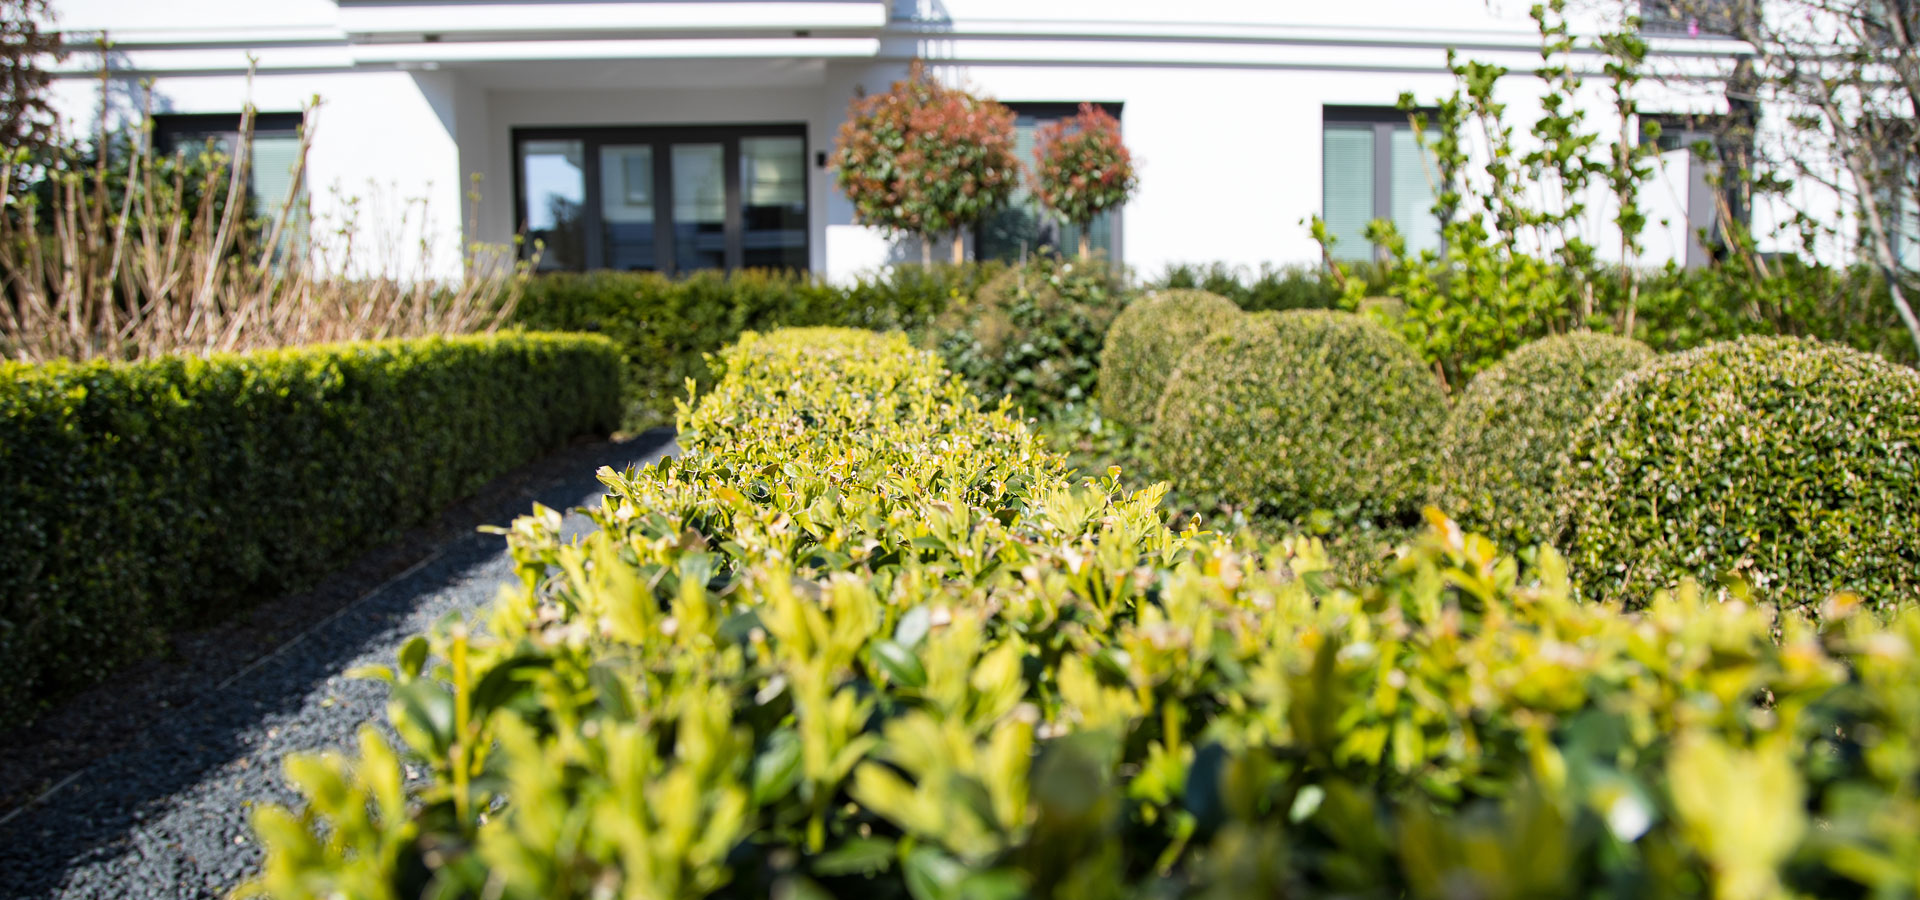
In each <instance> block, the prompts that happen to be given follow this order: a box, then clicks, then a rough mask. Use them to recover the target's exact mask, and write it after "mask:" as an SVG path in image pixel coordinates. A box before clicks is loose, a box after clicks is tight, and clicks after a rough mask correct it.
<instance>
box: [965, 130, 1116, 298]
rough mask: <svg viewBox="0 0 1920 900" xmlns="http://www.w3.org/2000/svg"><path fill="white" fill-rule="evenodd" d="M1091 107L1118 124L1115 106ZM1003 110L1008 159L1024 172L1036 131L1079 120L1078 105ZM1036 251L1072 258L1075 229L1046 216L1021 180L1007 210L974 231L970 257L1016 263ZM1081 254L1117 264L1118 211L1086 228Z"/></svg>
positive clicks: (1030, 161)
mask: <svg viewBox="0 0 1920 900" xmlns="http://www.w3.org/2000/svg"><path fill="white" fill-rule="evenodd" d="M1096 105H1098V106H1099V107H1100V108H1101V109H1104V110H1106V113H1107V114H1108V115H1110V116H1113V117H1114V119H1116V120H1118V119H1119V118H1120V104H1118V103H1101V104H1096ZM1006 106H1007V108H1008V109H1010V110H1012V111H1013V116H1014V129H1015V130H1014V153H1015V154H1016V155H1017V156H1018V158H1019V160H1020V164H1021V165H1023V166H1027V167H1028V168H1031V167H1032V166H1033V148H1034V145H1035V143H1036V138H1037V137H1038V135H1039V133H1040V127H1041V126H1042V125H1046V124H1049V123H1052V122H1058V121H1060V120H1061V119H1071V118H1073V117H1074V116H1077V115H1079V114H1080V104H1078V103H1008V104H1006ZM1042 247H1051V248H1054V249H1056V250H1058V251H1060V252H1062V253H1064V254H1067V255H1072V254H1074V253H1077V252H1079V247H1080V229H1079V227H1077V226H1074V225H1069V224H1067V223H1065V222H1062V221H1060V220H1059V219H1058V218H1057V217H1055V216H1053V215H1051V214H1049V213H1048V212H1047V210H1046V207H1045V206H1043V205H1042V204H1041V203H1040V198H1038V197H1035V196H1034V195H1033V192H1032V191H1031V190H1030V189H1029V188H1028V184H1027V182H1026V180H1025V178H1024V176H1023V177H1022V180H1021V182H1020V185H1019V187H1016V188H1014V191H1013V197H1012V198H1011V199H1010V200H1009V201H1008V203H1007V205H1006V206H1005V207H1004V208H1002V209H999V210H997V211H995V212H994V213H992V214H991V215H989V216H987V217H986V218H985V219H984V220H982V221H981V222H980V224H979V226H978V227H977V228H975V229H974V255H975V256H976V257H977V258H979V259H997V260H1002V261H1008V260H1017V259H1019V258H1020V257H1021V256H1022V255H1023V254H1027V253H1032V252H1034V251H1035V250H1038V249H1040V248H1042ZM1087 248H1088V249H1089V250H1092V251H1095V252H1099V253H1104V254H1106V257H1107V259H1108V260H1109V261H1115V262H1117V261H1119V259H1120V211H1119V210H1110V211H1108V212H1104V213H1101V214H1100V215H1099V216H1096V217H1095V218H1094V220H1093V221H1092V222H1091V223H1089V224H1088V227H1087Z"/></svg>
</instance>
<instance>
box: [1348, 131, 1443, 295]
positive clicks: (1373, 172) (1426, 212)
mask: <svg viewBox="0 0 1920 900" xmlns="http://www.w3.org/2000/svg"><path fill="white" fill-rule="evenodd" d="M1323 115H1324V118H1323V120H1322V128H1321V139H1320V156H1321V165H1320V189H1321V209H1320V218H1321V219H1322V220H1323V221H1325V222H1326V223H1327V233H1328V234H1329V235H1331V236H1332V237H1333V241H1334V243H1333V251H1332V255H1333V258H1334V259H1336V260H1340V261H1342V262H1354V261H1360V260H1367V259H1372V258H1373V256H1374V254H1375V253H1377V252H1378V249H1377V248H1376V247H1374V246H1373V244H1372V243H1371V242H1369V241H1368V240H1367V226H1368V224H1370V223H1372V222H1373V221H1374V220H1375V219H1386V220H1388V221H1390V222H1392V223H1393V225H1394V228H1395V229H1397V230H1398V231H1399V232H1400V236H1401V237H1403V238H1405V239H1406V242H1407V250H1408V251H1409V252H1412V253H1419V252H1421V251H1423V250H1432V251H1435V252H1438V251H1439V249H1440V219H1439V217H1438V216H1436V215H1434V212H1433V202H1434V173H1433V172H1432V165H1431V164H1430V163H1429V162H1428V160H1427V156H1426V153H1425V152H1423V151H1422V150H1421V149H1420V142H1419V141H1418V140H1416V139H1415V135H1414V133H1413V127H1412V126H1411V125H1410V124H1408V122H1407V116H1406V114H1405V113H1403V112H1401V111H1399V110H1397V109H1393V108H1390V107H1332V106H1330V107H1327V108H1326V109H1325V111H1324V113H1323Z"/></svg>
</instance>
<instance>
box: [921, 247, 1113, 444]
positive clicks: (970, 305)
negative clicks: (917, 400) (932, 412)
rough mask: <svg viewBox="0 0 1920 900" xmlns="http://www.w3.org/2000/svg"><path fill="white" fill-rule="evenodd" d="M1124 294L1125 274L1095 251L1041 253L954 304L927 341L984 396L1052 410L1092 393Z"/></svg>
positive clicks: (1033, 410)
mask: <svg viewBox="0 0 1920 900" xmlns="http://www.w3.org/2000/svg"><path fill="white" fill-rule="evenodd" d="M1127 297H1128V289H1127V283H1126V276H1125V274H1124V273H1123V272H1120V271H1118V270H1116V269H1114V268H1113V267H1112V266H1111V265H1109V264H1108V263H1107V262H1106V260H1104V259H1102V258H1100V257H1098V256H1096V257H1093V258H1092V259H1089V260H1082V261H1072V260H1065V259H1061V258H1060V257H1058V256H1056V255H1053V254H1051V253H1037V254H1034V255H1033V256H1031V257H1029V258H1028V260H1027V262H1026V264H1025V265H1019V266H1014V267H1013V268H1010V269H1008V270H1007V271H1005V272H1003V273H1000V274H999V275H998V276H997V277H994V278H992V279H991V280H989V281H988V282H987V283H986V284H985V285H984V286H983V287H981V288H980V289H979V290H978V291H977V292H976V293H975V294H974V295H973V296H972V298H971V299H970V300H969V301H968V302H966V303H963V304H956V305H954V306H952V307H949V308H948V309H947V311H946V312H945V313H943V314H942V315H941V316H940V317H939V318H938V319H937V320H936V321H935V322H934V324H933V327H932V328H931V329H930V330H929V331H928V333H927V336H926V344H927V346H929V347H931V348H933V349H935V350H938V351H939V352H940V355H941V356H942V357H943V358H945V360H946V363H947V367H948V368H949V369H952V370H953V371H954V372H955V373H957V374H959V375H960V377H961V378H964V379H965V380H966V381H967V383H968V384H971V385H972V386H973V388H974V390H976V391H978V392H979V393H980V394H981V395H982V396H984V397H988V398H995V399H997V398H999V397H1003V396H1005V397H1012V398H1013V401H1014V403H1015V404H1017V405H1019V406H1020V407H1021V408H1022V409H1024V410H1025V411H1026V413H1027V414H1028V415H1032V416H1041V417H1046V416H1051V415H1053V414H1054V413H1055V412H1056V411H1057V410H1058V409H1059V408H1060V407H1062V406H1064V405H1068V404H1078V403H1081V402H1083V401H1086V400H1088V399H1090V398H1091V397H1092V396H1093V389H1094V385H1095V384H1096V383H1097V382H1098V381H1099V379H1100V347H1101V344H1102V343H1104V341H1105V339H1106V335H1107V327H1108V326H1109V325H1111V324H1113V320H1114V317H1115V316H1117V315H1119V314H1120V310H1121V309H1122V308H1123V307H1124V306H1125V305H1126V302H1127Z"/></svg>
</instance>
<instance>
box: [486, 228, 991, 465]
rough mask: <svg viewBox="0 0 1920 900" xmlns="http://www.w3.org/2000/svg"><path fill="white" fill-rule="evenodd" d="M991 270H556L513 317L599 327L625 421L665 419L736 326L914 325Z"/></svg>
mask: <svg viewBox="0 0 1920 900" xmlns="http://www.w3.org/2000/svg"><path fill="white" fill-rule="evenodd" d="M997 271H999V270H998V268H997V267H996V266H993V265H967V266H932V267H922V266H894V267H893V268H892V269H890V270H889V271H887V272H886V273H884V274H882V275H877V276H871V277H867V278H862V279H860V280H858V281H855V282H854V283H852V284H850V285H833V284H828V283H826V282H825V281H822V280H819V279H816V278H814V277H812V276H809V275H807V274H806V273H796V272H787V271H768V270H759V269H748V270H742V271H735V272H731V273H723V272H712V271H703V272H696V273H693V274H691V275H688V276H686V277H685V278H680V279H672V278H667V277H665V276H663V275H659V274H657V273H652V272H611V271H601V272H588V273H585V274H571V273H554V274H547V275H541V276H539V277H537V278H534V279H533V280H532V281H530V282H529V283H528V286H527V289H526V293H525V295H524V296H523V297H522V298H521V300H520V303H519V306H518V307H516V308H515V311H514V321H515V322H516V323H518V324H520V325H522V326H524V327H527V328H538V329H545V330H551V331H590V332H598V333H600V334H604V335H606V336H608V337H610V338H612V339H613V340H614V342H615V343H617V344H619V345H620V353H621V355H622V357H624V359H625V362H626V369H627V394H628V395H627V411H626V414H625V416H626V419H625V427H627V428H630V429H634V430H638V429H641V428H647V427H651V426H654V425H661V424H668V423H671V422H672V420H673V407H674V401H675V400H677V399H680V398H682V397H685V396H686V383H687V380H688V379H692V380H693V381H694V382H695V383H696V384H697V385H698V386H699V387H701V388H702V389H704V388H706V387H708V386H711V385H712V384H713V374H712V373H711V372H710V371H709V370H708V364H707V356H708V354H712V353H717V352H719V351H720V349H721V348H723V347H725V346H727V345H728V344H729V343H731V342H733V340H734V339H735V338H738V337H739V336H740V335H741V334H742V333H743V332H747V331H765V330H768V329H772V328H778V327H782V326H808V325H816V326H817V325H833V326H845V327H855V328H872V329H875V330H880V331H886V330H890V329H903V330H917V329H919V328H922V327H924V326H926V325H927V323H929V322H931V321H932V320H933V318H934V317H935V316H937V315H939V314H940V313H941V311H943V310H945V309H946V308H947V307H948V305H950V304H951V303H953V302H954V301H955V300H956V299H960V298H966V297H971V296H972V295H973V293H974V291H975V290H976V289H977V288H978V287H979V286H980V284H981V283H983V282H984V281H985V280H986V279H988V278H991V277H992V275H993V273H994V272H997Z"/></svg>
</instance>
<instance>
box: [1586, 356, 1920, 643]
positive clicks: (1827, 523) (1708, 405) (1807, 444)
mask: <svg viewBox="0 0 1920 900" xmlns="http://www.w3.org/2000/svg"><path fill="white" fill-rule="evenodd" d="M1557 502H1558V504H1559V505H1560V508H1561V518H1560V545H1561V546H1564V547H1566V548H1568V555H1569V559H1570V561H1571V562H1572V564H1573V565H1574V570H1575V572H1576V573H1577V574H1578V578H1579V580H1580V582H1581V585H1582V587H1583V588H1584V590H1585V592H1586V593H1587V594H1588V595H1589V596H1591V597H1595V598H1600V599H1610V598H1620V599H1623V600H1625V601H1627V602H1629V603H1642V602H1644V601H1645V600H1646V599H1647V598H1648V597H1649V596H1650V595H1651V594H1652V592H1653V591H1654V590H1655V589H1658V588H1662V587H1666V586H1668V585H1671V584H1673V583H1675V582H1676V581H1678V580H1680V579H1681V578H1685V577H1693V578H1697V579H1700V580H1702V581H1706V582H1708V583H1711V582H1712V581H1714V580H1719V579H1723V578H1725V577H1726V576H1737V577H1738V578H1740V579H1742V580H1744V581H1745V582H1746V583H1748V584H1750V585H1752V586H1753V587H1754V588H1755V589H1756V595H1757V596H1760V597H1763V598H1766V599H1769V600H1772V601H1774V602H1777V603H1779V604H1781V605H1782V606H1788V605H1808V604H1813V603H1817V602H1818V601H1820V600H1822V599H1824V598H1825V597H1827V596H1828V595H1830V594H1832V593H1834V592H1836V591H1841V590H1851V591H1854V592H1857V593H1859V594H1860V595H1861V596H1863V597H1866V598H1868V599H1870V600H1874V601H1881V602H1887V601H1893V602H1912V601H1913V600H1915V599H1916V597H1920V373H1915V372H1914V371H1913V370H1911V369H1904V368H1901V367H1899V366H1895V365H1894V364H1892V363H1889V362H1887V361H1886V360H1883V359H1881V358H1879V357H1877V356H1873V355H1870V354H1866V353H1861V352H1859V351H1857V350H1852V349H1848V348H1845V347H1840V346H1836V345H1829V344H1822V343H1820V342H1818V341H1813V340H1809V339H1804V338H1777V337H1775V338H1759V337H1755V338H1743V339H1741V340H1738V341H1731V342H1726V343H1719V344H1710V345H1708V346H1705V347H1701V348H1699V349H1696V350H1692V351H1689V352H1686V353H1681V354H1677V355H1674V356H1668V357H1663V358H1661V359H1659V360H1656V361H1655V362H1653V363H1652V364H1651V365H1648V366H1646V367H1644V368H1642V369H1640V370H1639V371H1637V372H1634V373H1633V374H1631V375H1628V376H1627V377H1626V378H1623V379H1621V381H1620V383H1619V384H1618V385H1616V386H1615V387H1614V389H1613V391H1612V392H1611V393H1609V394H1608V395H1607V397H1606V399H1605V401H1604V402H1603V403H1602V404H1601V405H1600V407H1599V408H1598V409H1596V410H1595V411H1594V414H1593V416H1592V417H1591V418H1589V419H1588V420H1587V422H1586V424H1584V425H1582V426H1581V428H1580V429H1579V431H1578V433H1577V434H1576V436H1575V439H1574V441H1573V445H1572V448H1571V450H1570V456H1569V460H1568V464H1567V466H1566V467H1565V468H1564V469H1563V470H1562V473H1561V477H1560V480H1559V485H1558V490H1557Z"/></svg>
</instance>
